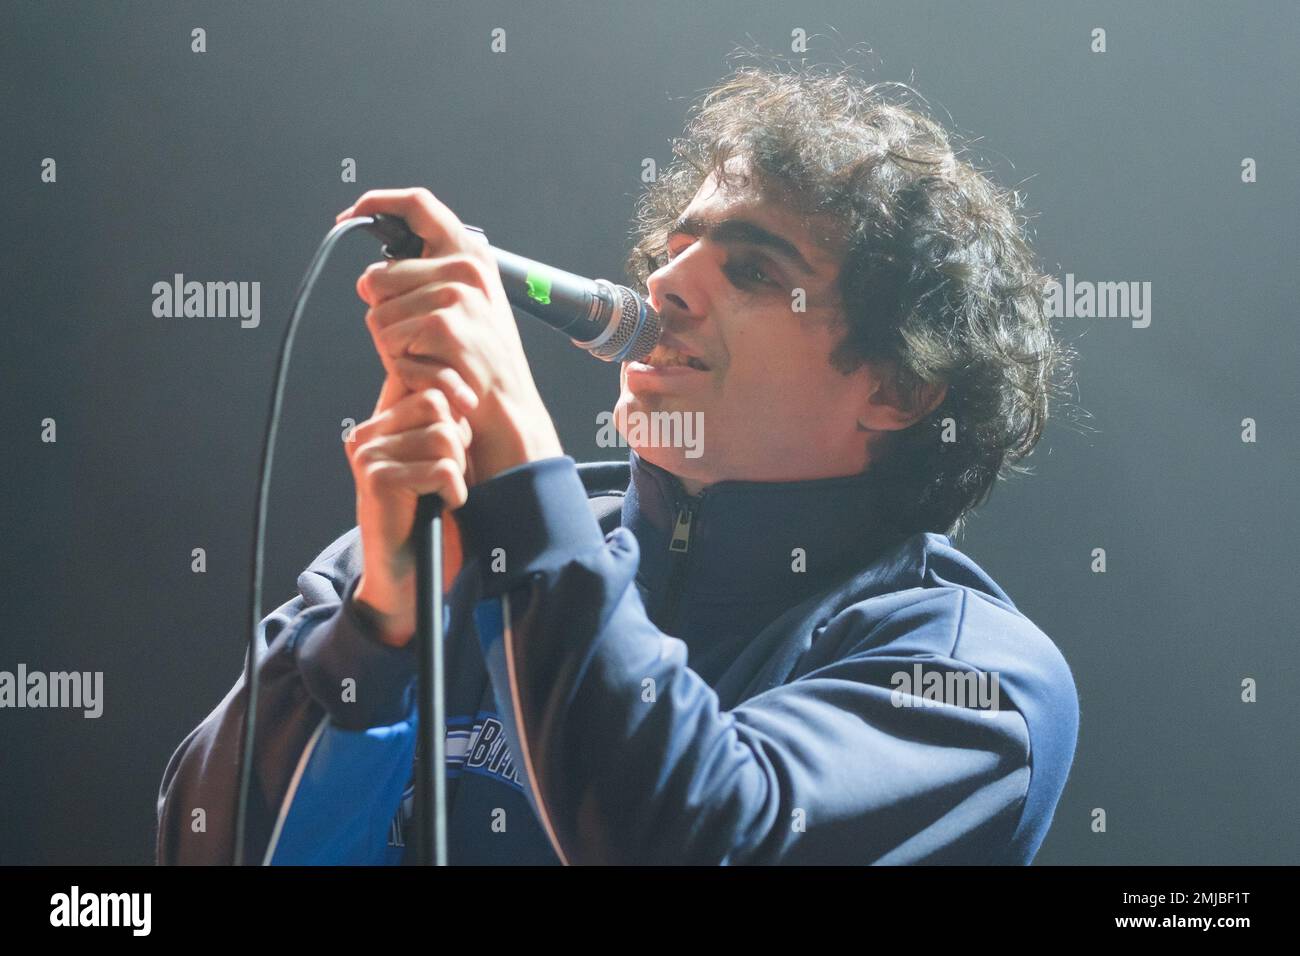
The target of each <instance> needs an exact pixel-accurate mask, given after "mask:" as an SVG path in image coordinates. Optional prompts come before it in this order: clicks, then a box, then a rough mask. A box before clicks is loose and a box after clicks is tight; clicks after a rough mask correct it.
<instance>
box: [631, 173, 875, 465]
mask: <svg viewBox="0 0 1300 956" xmlns="http://www.w3.org/2000/svg"><path fill="white" fill-rule="evenodd" d="M742 168H743V167H742ZM668 255H669V261H668V262H666V263H665V264H664V266H663V267H662V268H660V269H659V270H658V271H656V272H655V273H653V274H652V275H651V276H650V277H649V279H648V280H647V287H648V289H649V293H650V304H651V305H652V306H653V307H654V308H655V309H656V310H657V311H658V312H659V314H660V316H661V318H662V320H663V325H664V338H663V340H662V341H661V343H660V345H659V346H658V347H657V348H656V349H655V351H654V352H653V353H652V354H651V355H650V356H649V357H648V358H647V359H646V362H645V364H641V363H636V362H624V363H623V364H622V368H621V372H620V376H619V386H620V394H619V397H618V403H617V405H616V406H615V409H614V417H615V421H616V423H617V425H618V428H619V431H620V432H621V433H622V434H623V436H624V438H625V439H627V441H628V443H629V445H630V446H631V447H632V448H634V449H635V450H636V452H637V454H638V455H640V456H641V457H642V458H645V459H646V460H648V461H651V462H653V463H655V464H657V465H659V466H661V467H663V468H666V469H667V470H668V471H670V472H672V473H674V474H676V475H678V476H679V477H682V478H684V479H689V480H690V482H689V483H702V484H709V483H712V482H714V481H721V480H725V479H743V480H748V481H799V480H808V479H813V478H824V477H837V476H840V475H848V474H856V473H858V472H861V471H863V470H864V469H865V468H866V466H867V464H868V459H867V442H866V441H865V437H866V436H864V435H863V434H862V433H861V432H860V431H859V430H858V428H857V423H858V420H859V418H860V417H861V414H862V412H863V410H864V409H865V408H866V405H867V397H868V396H869V395H870V393H871V391H872V390H873V388H874V384H875V382H874V380H873V379H872V377H871V376H872V373H871V372H870V371H869V367H868V366H863V367H862V368H861V369H859V370H858V371H857V372H855V373H853V374H851V375H847V376H846V375H843V374H841V373H840V372H839V371H837V370H835V369H834V368H832V367H831V365H830V360H829V356H830V354H831V352H832V350H833V349H834V347H835V345H836V344H837V343H838V341H839V339H840V337H841V336H842V334H843V329H842V327H841V326H840V325H839V324H838V319H839V317H840V315H841V313H840V303H839V299H838V293H837V291H836V288H835V281H836V278H837V276H838V271H839V255H838V253H837V252H836V251H835V250H834V249H833V248H832V247H831V246H830V245H828V244H827V243H826V242H825V241H824V237H823V235H822V234H821V233H819V232H817V231H816V227H815V225H814V224H811V223H805V221H804V220H803V219H802V217H801V216H800V215H799V214H798V213H797V212H796V211H795V210H794V209H792V208H791V207H788V206H784V205H782V204H780V203H779V202H777V201H775V200H772V199H764V198H761V197H759V196H758V195H756V194H755V193H754V192H753V191H751V190H749V189H742V188H741V187H736V188H735V189H734V191H732V192H724V191H722V190H720V189H718V188H717V184H716V181H715V179H714V177H712V176H710V177H709V178H708V179H707V180H706V181H705V182H704V184H703V185H702V186H701V187H700V190H699V191H698V192H697V193H696V194H695V197H694V199H692V201H691V203H690V205H689V206H688V207H687V209H686V210H685V212H684V213H683V215H682V216H681V217H680V218H679V219H678V224H677V226H676V227H674V229H673V230H672V231H671V233H670V235H669V238H668ZM798 289H802V290H803V294H802V299H803V304H804V307H805V310H804V311H798V310H797V307H798V306H799V305H800V301H799V297H798V295H797V293H796V291H795V290H798ZM674 347H675V348H674ZM675 349H676V350H680V351H684V352H686V353H688V354H690V355H692V356H695V357H696V358H697V359H698V360H699V363H702V364H703V365H704V366H706V367H707V368H706V369H703V370H701V369H698V368H692V367H690V366H687V365H685V364H681V359H680V354H678V355H677V356H676V359H674V355H673V353H674V351H675ZM696 364H698V363H696ZM653 412H680V413H682V418H683V420H684V419H685V417H686V416H688V415H689V416H697V417H696V418H695V421H697V422H698V421H702V424H703V433H702V441H700V440H699V438H696V439H694V440H695V441H697V442H698V443H699V444H698V446H697V447H696V448H690V447H656V445H655V444H654V442H656V441H658V440H659V436H661V435H667V434H668V429H666V428H665V429H663V431H662V432H660V431H659V430H658V429H656V428H654V427H652V426H650V425H649V424H648V423H649V422H650V421H651V415H650V413H653ZM631 413H640V416H641V421H642V423H643V426H642V431H641V433H640V434H638V431H637V429H636V428H635V427H633V426H634V422H635V420H634V419H633V417H632V415H631ZM663 420H666V419H661V421H663ZM679 434H683V435H688V434H690V433H689V432H680V433H679ZM689 483H688V486H689Z"/></svg>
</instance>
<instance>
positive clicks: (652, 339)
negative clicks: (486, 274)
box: [371, 213, 661, 362]
mask: <svg viewBox="0 0 1300 956" xmlns="http://www.w3.org/2000/svg"><path fill="white" fill-rule="evenodd" d="M374 219H375V223H374V226H373V228H371V231H372V232H374V233H375V234H376V235H378V236H379V237H380V238H382V239H385V240H387V245H385V246H384V247H383V254H384V255H385V256H386V257H387V258H390V259H404V258H413V257H415V256H418V255H420V253H421V251H422V250H423V240H421V239H420V238H419V237H418V236H416V235H415V234H414V233H412V232H411V231H410V229H409V228H408V227H407V225H406V223H405V222H404V221H403V220H402V219H400V218H398V217H397V216H389V215H385V214H382V213H380V214H377V215H376V216H375V217H374ZM465 228H466V229H467V230H469V231H470V232H471V233H472V234H474V235H477V236H478V237H479V238H480V239H481V240H482V241H483V242H487V241H488V238H487V236H486V235H485V234H484V232H483V230H482V229H480V228H478V227H477V226H470V225H466V226H465ZM490 248H491V249H492V253H493V255H494V256H495V257H496V261H497V268H498V269H499V271H500V273H501V285H502V287H503V288H504V289H505V291H506V298H508V299H509V300H510V304H511V305H513V306H514V307H515V308H517V309H520V310H521V311H524V312H527V313H528V314H529V315H533V316H536V317H537V318H539V319H541V320H542V321H543V322H545V323H546V324H547V325H549V326H551V328H553V329H556V330H557V331H560V332H563V333H564V334H565V335H567V336H568V337H569V338H570V339H572V340H573V344H574V345H576V346H578V347H579V348H583V349H586V350H587V351H588V352H590V353H591V354H592V355H594V356H596V358H598V359H602V360H604V361H606V362H624V361H627V362H638V361H640V360H642V359H644V358H645V357H646V356H647V355H649V354H650V353H651V352H652V351H653V350H654V347H655V345H656V344H657V343H658V341H659V336H660V332H661V326H660V321H659V315H658V313H656V312H655V310H654V309H652V308H650V305H649V303H647V302H646V301H645V299H643V298H642V297H641V296H639V295H637V294H636V293H635V292H634V291H632V290H631V289H629V288H627V287H626V286H622V285H616V284H615V283H613V282H610V281H608V280H606V279H587V278H584V277H583V276H580V275H575V274H574V273H572V272H565V271H564V270H563V269H556V268H553V267H551V266H548V265H544V264H543V263H540V262H535V261H534V260H532V259H525V258H524V257H523V256H517V255H515V254H514V253H513V252H506V251H505V250H504V249H498V248H496V247H495V246H490Z"/></svg>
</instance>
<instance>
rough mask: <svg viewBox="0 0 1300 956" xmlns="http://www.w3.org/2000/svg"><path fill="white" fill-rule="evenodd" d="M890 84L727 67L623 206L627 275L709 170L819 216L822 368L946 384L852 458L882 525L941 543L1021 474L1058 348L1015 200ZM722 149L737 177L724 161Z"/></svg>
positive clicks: (640, 270)
mask: <svg viewBox="0 0 1300 956" xmlns="http://www.w3.org/2000/svg"><path fill="white" fill-rule="evenodd" d="M898 89H902V90H905V91H908V92H913V93H914V92H915V91H913V90H911V88H910V87H906V86H905V85H903V84H893V83H876V84H871V85H866V84H863V83H862V82H861V81H858V80H856V79H855V78H854V77H852V76H851V75H850V74H849V72H848V71H847V70H844V71H840V72H837V73H821V72H817V71H816V70H814V69H812V68H807V67H804V68H799V69H796V70H793V71H785V70H781V69H776V68H756V67H743V68H740V69H738V70H736V71H734V72H733V73H732V75H731V76H729V77H728V78H726V79H725V80H723V81H722V82H721V83H720V84H719V85H718V86H716V87H715V88H713V89H712V90H711V91H709V92H708V93H707V95H706V96H705V97H704V98H703V100H702V101H701V102H700V103H699V104H697V106H696V107H695V111H694V115H693V116H692V117H691V118H690V119H689V121H688V123H687V126H686V130H685V135H684V137H682V138H680V139H676V140H674V143H673V154H674V156H675V160H674V162H673V163H672V164H671V165H670V166H669V167H668V168H667V169H665V170H663V171H662V172H661V173H660V174H659V176H658V177H657V178H656V179H655V181H653V182H651V183H649V184H648V185H647V188H646V191H645V192H644V194H643V195H642V196H641V198H640V200H639V201H638V204H637V211H636V219H635V226H634V228H633V230H632V234H633V241H634V243H635V245H634V247H633V249H632V251H631V253H630V254H629V256H628V260H627V272H628V276H629V278H630V280H631V281H632V282H634V283H637V284H639V285H640V287H641V290H642V291H643V292H644V291H646V289H645V281H646V278H647V277H648V276H649V274H650V273H651V272H653V271H655V270H656V269H658V268H659V267H660V266H661V265H662V264H663V263H664V262H665V261H666V256H667V249H666V246H665V240H666V236H667V230H668V228H669V226H670V225H671V224H672V222H673V220H674V219H675V218H676V217H677V216H678V215H680V214H681V212H682V211H683V210H684V209H685V208H686V206H687V205H689V203H690V201H691V199H692V198H693V197H694V195H695V193H696V192H697V190H698V189H699V187H700V186H701V185H702V184H703V182H704V181H705V180H706V179H707V178H708V176H709V174H710V173H712V174H713V175H714V176H715V177H716V179H717V181H718V183H719V184H720V185H721V184H725V185H727V186H728V187H730V186H732V185H734V184H735V183H736V182H739V183H740V184H741V185H754V186H756V187H757V188H758V189H759V191H760V194H762V195H765V196H779V197H780V198H781V199H782V200H783V201H785V202H788V203H790V204H792V207H793V208H794V209H795V210H796V211H797V212H799V213H802V214H803V215H805V216H813V217H816V218H818V219H819V220H821V221H824V222H827V223H829V224H830V226H829V232H828V234H833V236H834V239H833V241H834V242H835V243H836V247H837V248H839V249H841V250H842V252H843V258H842V263H841V268H840V273H839V276H838V279H837V292H838V294H839V296H840V304H841V305H842V309H841V313H842V314H841V318H840V321H841V322H842V325H843V329H844V335H843V337H842V339H841V340H840V342H839V344H838V345H837V346H836V348H835V349H834V350H833V352H832V353H831V354H830V355H829V356H828V361H829V363H830V365H831V367H832V368H833V369H834V370H837V371H839V372H840V373H842V374H849V373H851V372H853V371H854V370H855V369H857V368H858V367H860V366H861V365H862V364H863V363H864V362H871V363H873V366H874V367H876V368H879V369H882V370H883V371H884V374H886V375H888V376H889V377H890V379H891V380H892V383H893V384H894V386H895V387H896V388H897V389H898V392H897V394H899V395H901V396H904V397H905V398H908V397H910V398H913V399H915V398H917V397H918V395H919V391H920V390H921V389H922V388H923V387H924V386H925V385H927V384H940V383H942V384H946V385H947V386H948V388H947V392H946V394H945V396H944V398H943V401H942V402H941V403H940V404H939V405H938V406H937V407H935V408H934V409H933V410H932V411H930V412H929V413H928V414H926V415H925V416H924V417H922V418H921V419H919V420H918V421H917V422H915V423H914V424H912V425H911V426H909V427H908V428H906V429H903V430H901V431H899V432H896V433H894V434H892V435H891V436H889V441H888V444H887V445H886V446H885V449H886V451H885V454H884V455H883V456H880V457H879V458H878V460H876V461H873V463H872V465H871V466H870V470H872V471H874V472H875V473H876V475H877V478H878V483H877V489H878V491H877V493H878V495H879V498H880V504H881V510H880V513H881V515H882V519H884V520H887V521H888V522H889V523H890V524H891V525H892V526H893V530H895V531H896V532H897V533H899V534H912V533H915V532H918V531H937V532H940V533H948V534H955V533H957V532H959V531H960V530H962V527H963V522H964V520H965V517H966V515H967V514H968V512H970V511H971V510H972V509H973V508H975V507H976V506H978V505H980V504H982V503H983V502H984V501H985V500H986V499H987V498H988V496H989V495H990V494H991V493H992V489H993V485H994V482H995V481H996V480H997V479H998V478H999V477H1003V476H1004V475H1005V474H1007V473H1009V472H1028V471H1029V469H1028V468H1026V467H1023V466H1019V465H1017V464H1016V462H1018V461H1019V460H1020V459H1022V458H1024V457H1025V456H1027V455H1028V454H1029V453H1030V451H1032V450H1033V448H1034V446H1035V445H1036V444H1037V442H1038V440H1039V437H1040V436H1041V435H1042V432H1043V429H1044V426H1045V424H1046V422H1047V417H1048V408H1049V403H1050V402H1051V401H1053V400H1054V395H1055V393H1056V391H1057V390H1058V389H1059V388H1060V387H1061V385H1063V384H1064V379H1065V378H1067V377H1068V376H1069V368H1070V361H1071V359H1072V357H1073V351H1072V350H1071V349H1070V348H1068V347H1067V346H1065V345H1063V344H1061V343H1059V342H1057V341H1056V340H1055V339H1054V337H1053V335H1052V330H1051V326H1050V321H1049V316H1048V313H1047V301H1046V285H1047V283H1048V282H1049V281H1050V277H1049V276H1047V275H1044V274H1042V273H1040V272H1039V270H1038V268H1037V266H1036V264H1035V257H1034V255H1033V253H1032V250H1031V249H1030V246H1029V243H1028V240H1027V238H1026V233H1025V223H1024V221H1023V219H1022V217H1021V216H1020V209H1021V204H1022V200H1021V197H1020V195H1019V193H1017V192H1012V191H1007V190H1005V189H1002V188H1000V187H999V186H997V185H995V184H994V183H993V182H992V181H990V179H988V178H987V177H986V176H985V175H984V174H983V173H981V172H979V171H977V170H976V169H975V168H974V167H973V166H972V165H971V164H969V163H967V162H965V161H963V160H962V159H960V158H959V157H958V154H957V152H956V151H954V148H953V146H952V141H951V140H950V138H949V136H948V134H947V133H946V132H945V131H944V129H943V128H942V127H941V126H940V125H939V124H938V123H937V122H935V121H933V120H931V119H929V118H928V117H927V116H925V115H924V113H923V112H921V111H920V110H919V109H915V108H912V107H911V106H909V105H907V104H906V103H900V102H893V101H891V98H890V97H889V96H888V95H887V94H888V92H890V91H896V90H898ZM917 95H918V96H919V94H917ZM733 157H739V158H741V159H744V160H745V161H746V163H745V165H746V167H747V169H748V174H747V173H745V172H739V173H738V172H736V171H735V170H733V169H731V168H729V167H728V161H729V160H731V159H732V158H733ZM1058 378H1061V379H1062V381H1061V382H1059V383H1058V382H1057V379H1058ZM954 437H955V440H954ZM945 438H947V439H948V440H945Z"/></svg>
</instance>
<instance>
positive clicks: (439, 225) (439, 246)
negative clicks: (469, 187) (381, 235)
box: [351, 186, 469, 255]
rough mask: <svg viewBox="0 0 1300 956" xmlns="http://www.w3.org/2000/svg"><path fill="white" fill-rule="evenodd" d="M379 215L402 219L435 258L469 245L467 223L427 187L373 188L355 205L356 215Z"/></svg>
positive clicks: (353, 208)
mask: <svg viewBox="0 0 1300 956" xmlns="http://www.w3.org/2000/svg"><path fill="white" fill-rule="evenodd" d="M377 212H384V213H388V214H390V215H393V216H400V217H401V218H402V219H404V220H406V224H407V226H409V227H410V229H411V231H412V232H414V233H415V234H416V235H417V236H419V237H420V238H421V239H423V240H424V242H425V247H426V249H425V251H426V252H431V253H432V254H434V255H441V254H444V253H446V252H448V251H450V250H452V249H461V248H465V247H466V244H467V243H468V242H469V237H468V234H467V233H466V232H465V229H464V223H462V222H461V221H460V219H459V218H457V216H456V214H455V213H454V212H452V211H451V210H450V209H448V208H447V206H446V205H444V204H443V203H442V202H440V201H439V200H438V199H437V198H436V197H435V196H434V195H433V193H431V192H429V190H427V189H425V188H424V187H423V186H419V187H414V188H411V189H372V190H370V191H369V192H367V193H365V194H364V195H362V197H361V198H360V199H358V200H357V201H356V203H355V204H354V205H353V206H352V209H351V214H352V215H353V216H373V215H374V214H375V213H377Z"/></svg>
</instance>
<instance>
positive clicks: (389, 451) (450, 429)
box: [356, 422, 466, 471]
mask: <svg viewBox="0 0 1300 956" xmlns="http://www.w3.org/2000/svg"><path fill="white" fill-rule="evenodd" d="M462 439H463V436H462V434H461V430H460V427H459V426H458V425H457V424H456V423H455V422H434V423H433V424H431V425H422V426H418V427H416V428H408V429H407V430H406V431H402V432H393V433H391V434H388V435H377V436H375V437H374V438H372V439H370V440H369V441H367V442H366V443H365V444H364V445H362V446H361V447H360V448H358V449H357V456H356V459H357V462H358V464H361V465H364V464H366V463H367V462H372V461H378V460H380V459H388V460H389V461H401V462H414V461H436V460H437V459H439V458H450V459H452V460H453V461H455V462H456V464H457V466H459V468H460V470H461V471H464V470H465V465H466V454H465V445H464V443H463V440H462Z"/></svg>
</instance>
